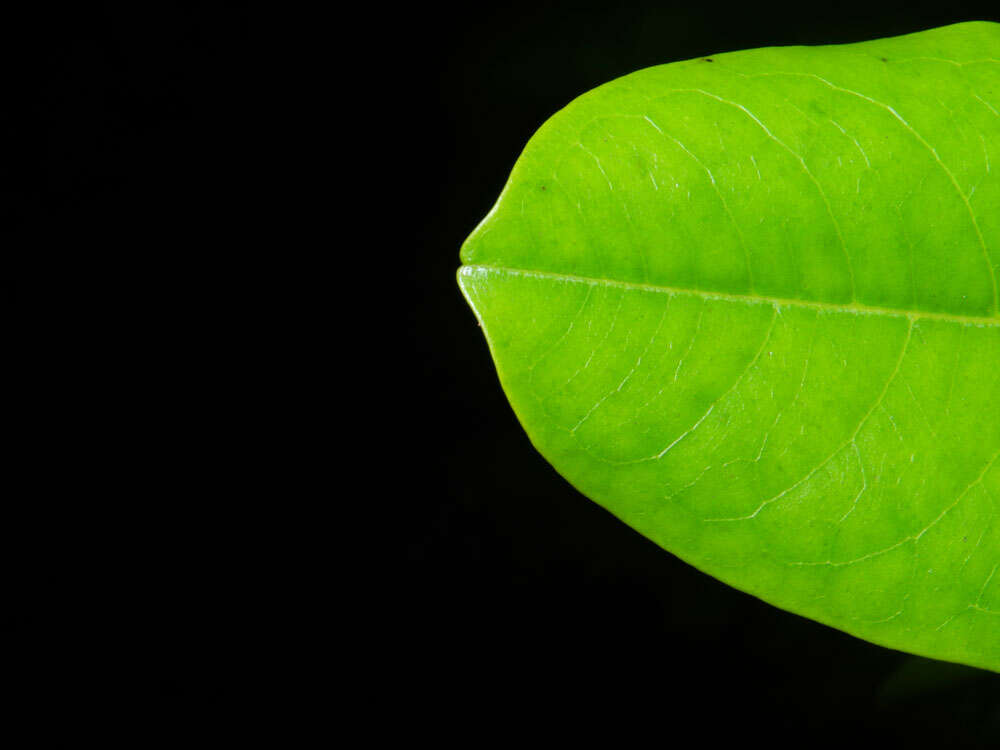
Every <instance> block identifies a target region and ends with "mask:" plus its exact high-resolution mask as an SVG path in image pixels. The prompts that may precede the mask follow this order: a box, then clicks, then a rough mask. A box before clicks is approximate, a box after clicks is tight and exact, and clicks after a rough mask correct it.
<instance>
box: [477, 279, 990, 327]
mask: <svg viewBox="0 0 1000 750" xmlns="http://www.w3.org/2000/svg"><path fill="white" fill-rule="evenodd" d="M466 269H468V270H470V271H476V270H485V271H497V272H501V273H506V274H511V275H514V276H526V277H531V278H539V279H552V280H556V281H569V282H576V283H581V284H591V285H601V286H611V287H618V288H621V289H638V290H643V291H649V292H660V293H663V294H687V295H692V296H696V297H702V298H705V299H718V300H725V301H728V302H742V303H743V304H748V305H772V306H775V307H804V308H809V309H813V310H824V311H827V312H837V313H846V314H851V315H883V316H887V317H895V318H909V319H918V318H919V319H926V320H942V321H947V322H949V323H958V324H960V325H973V326H990V327H1000V317H985V316H976V315H956V314H953V313H940V312H923V311H920V310H897V309H894V308H891V307H877V306H874V305H862V304H857V303H852V304H849V305H835V304H831V303H829V302H813V301H810V300H801V299H786V298H782V297H768V296H763V295H756V294H732V293H729V292H715V291H705V290H702V289H686V288H684V287H675V286H665V285H662V284H640V283H636V282H632V281H617V280H614V279H599V278H594V277H590V276H576V275H574V274H567V273H555V272H552V271H532V270H528V269H523V268H509V267H507V266H494V265H489V264H479V263H474V264H468V265H464V266H462V268H461V269H460V270H461V271H463V272H464V271H465V270H466Z"/></svg>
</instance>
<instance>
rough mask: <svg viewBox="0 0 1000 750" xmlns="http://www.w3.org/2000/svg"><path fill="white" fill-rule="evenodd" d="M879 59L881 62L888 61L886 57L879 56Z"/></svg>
mask: <svg viewBox="0 0 1000 750" xmlns="http://www.w3.org/2000/svg"><path fill="white" fill-rule="evenodd" d="M879 60H881V61H882V62H889V58H888V57H880V58H879Z"/></svg>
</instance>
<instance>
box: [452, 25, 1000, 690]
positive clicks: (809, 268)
mask: <svg viewBox="0 0 1000 750" xmlns="http://www.w3.org/2000/svg"><path fill="white" fill-rule="evenodd" d="M462 259H463V262H464V263H465V264H466V265H465V266H463V267H462V269H461V270H460V272H459V281H460V285H461V287H462V290H463V292H464V293H465V295H466V297H467V299H468V301H469V302H470V304H471V305H472V307H473V308H474V310H475V312H476V315H477V316H478V318H479V320H480V322H481V324H482V326H483V329H484V331H485V334H486V337H487V340H488V342H489V346H490V350H491V352H492V354H493V357H494V360H495V362H496V366H497V371H498V373H499V376H500V380H501V383H502V384H503V387H504V389H505V391H506V393H507V395H508V398H509V399H510V402H511V404H512V405H513V407H514V410H515V411H516V413H517V415H518V417H519V419H520V420H521V423H522V424H523V425H524V427H525V429H526V431H527V432H528V434H529V436H530V438H531V440H532V442H533V443H534V445H535V446H536V447H537V448H538V449H539V451H540V452H541V453H542V454H543V455H544V456H545V457H546V458H547V459H548V460H549V461H550V462H551V463H552V464H553V465H554V466H555V467H556V469H557V470H558V471H559V472H560V473H561V474H563V476H565V477H566V478H567V479H568V480H569V481H570V482H571V483H573V485H574V486H576V487H577V488H578V489H579V490H581V491H582V492H583V493H585V494H586V495H587V496H589V497H590V498H592V499H593V500H595V501H596V502H598V503H600V504H601V505H603V506H604V507H606V508H607V509H608V510H610V511H611V512H612V513H614V514H615V515H617V516H618V517H619V518H621V519H622V520H623V521H625V522H626V523H628V524H630V525H631V526H632V527H634V528H635V529H637V530H638V531H640V532H641V533H643V534H645V535H646V536H648V537H649V538H651V539H652V540H654V541H655V542H657V543H658V544H660V545H661V546H662V547H664V548H665V549H667V550H670V551H671V552H673V553H675V554H677V555H678V556H680V557H681V558H683V559H684V560H686V561H688V562H689V563H691V564H693V565H695V566H697V567H698V568H699V569H701V570H703V571H705V572H707V573H709V574H711V575H713V576H716V577H717V578H719V579H721V580H723V581H725V582H727V583H729V584H731V585H733V586H735V587H738V588H740V589H742V590H744V591H747V592H750V593H752V594H754V595H756V596H759V597H760V598H762V599H764V600H766V601H768V602H771V603H773V604H775V605H777V606H780V607H783V608H785V609H788V610H790V611H793V612H796V613H799V614H802V615H805V616H808V617H811V618H813V619H815V620H818V621H820V622H823V623H827V624H829V625H833V626H835V627H838V628H841V629H843V630H845V631H847V632H849V633H852V634H855V635H857V636H860V637H863V638H866V639H868V640H871V641H873V642H875V643H879V644H883V645H886V646H890V647H893V648H897V649H902V650H907V651H911V652H914V653H918V654H922V655H926V656H932V657H937V658H942V659H948V660H953V661H960V662H964V663H968V664H972V665H977V666H981V667H986V668H989V669H993V670H997V671H1000V572H998V569H1000V292H998V276H1000V26H998V25H997V24H989V23H971V24H960V25H956V26H951V27H945V28H941V29H935V30H931V31H927V32H922V33H920V34H914V35H909V36H905V37H898V38H893V39H885V40H879V41H875V42H866V43H861V44H854V45H842V46H833V47H814V48H805V47H788V48H771V49H760V50H750V51H744V52H736V53H730V54H722V55H714V56H712V57H711V58H702V59H698V60H691V61H687V62H681V63H674V64H670V65H664V66H660V67H656V68H650V69H647V70H643V71H640V72H638V73H635V74H632V75H630V76H626V77H624V78H621V79H619V80H616V81H613V82H612V83H609V84H607V85H605V86H602V87H600V88H598V89H596V90H594V91H593V92H590V93H588V94H586V95H584V96H583V97H581V98H579V99H577V100H576V101H574V102H573V103H571V104H570V105H569V106H568V107H566V108H565V109H564V110H562V111H561V112H559V113H558V114H556V115H555V116H554V117H553V118H552V119H551V120H549V121H548V122H547V123H546V124H545V125H544V126H543V127H542V128H541V129H540V130H539V131H538V133H537V134H536V135H535V136H534V137H533V138H532V140H531V141H530V142H529V144H528V146H527V147H526V149H525V151H524V153H523V154H522V156H521V157H520V159H519V160H518V162H517V164H516V166H515V168H514V170H513V173H512V175H511V177H510V180H509V182H508V184H507V186H506V187H505V189H504V191H503V193H502V195H501V197H500V199H499V201H498V203H497V205H496V206H495V208H494V209H493V210H492V211H491V212H490V214H489V215H488V216H487V217H486V219H484V221H483V222H482V224H481V225H480V226H479V227H478V228H477V229H476V231H475V232H474V233H473V234H472V236H471V237H470V238H469V239H468V240H467V242H466V244H465V246H464V247H463V249H462ZM526 522H529V521H528V519H526Z"/></svg>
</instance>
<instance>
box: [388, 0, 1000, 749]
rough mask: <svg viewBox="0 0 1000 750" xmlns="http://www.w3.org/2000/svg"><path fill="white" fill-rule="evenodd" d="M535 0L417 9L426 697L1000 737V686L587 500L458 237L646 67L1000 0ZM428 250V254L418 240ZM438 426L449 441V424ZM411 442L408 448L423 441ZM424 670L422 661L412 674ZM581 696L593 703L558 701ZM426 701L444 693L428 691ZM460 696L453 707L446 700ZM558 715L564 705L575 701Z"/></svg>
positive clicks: (479, 710)
mask: <svg viewBox="0 0 1000 750" xmlns="http://www.w3.org/2000/svg"><path fill="white" fill-rule="evenodd" d="M989 8H990V5H989V4H982V5H980V6H979V7H978V8H975V7H972V6H971V4H968V3H963V2H954V3H941V2H905V3H904V2H891V3H879V2H872V3H869V4H867V6H859V5H853V6H849V5H845V4H843V3H833V2H831V3H811V4H808V3H802V4H799V5H798V6H795V7H792V6H784V9H783V10H781V11H778V10H775V9H771V8H768V7H766V6H762V5H760V4H757V3H745V4H736V3H723V4H719V3H718V2H713V1H711V0H708V1H706V2H702V3H693V2H683V3H672V2H621V3H598V2H530V3H525V2H516V3H513V4H511V3H502V4H501V3H498V4H496V5H491V6H489V7H486V8H482V7H476V6H474V5H473V4H469V5H467V6H464V8H463V10H462V11H461V12H460V13H459V14H458V17H457V18H455V17H451V16H450V13H451V12H454V11H451V12H449V14H446V13H443V12H440V11H434V10H432V9H426V8H425V9H422V10H421V11H420V12H419V13H416V12H415V13H413V14H412V17H411V18H410V20H411V22H412V23H413V27H412V28H413V35H412V37H411V38H410V43H409V44H408V45H407V47H406V49H407V53H408V55H409V64H408V67H409V68H410V70H409V72H408V74H407V75H406V80H407V84H408V85H407V86H406V87H404V88H406V89H408V93H406V94H404V102H403V105H402V107H401V108H400V112H401V113H402V112H405V113H407V116H410V117H413V118H415V119H416V120H418V121H424V122H425V123H426V124H425V125H424V126H423V127H421V128H420V129H419V136H420V137H419V142H418V144H417V145H416V146H415V149H416V151H417V155H416V157H415V159H414V166H413V169H412V172H411V173H410V175H409V179H410V180H412V184H413V185H414V186H417V185H419V186H420V187H419V189H415V190H413V191H412V192H408V193H407V195H408V198H407V200H412V201H414V203H415V204H416V206H418V207H419V210H418V211H417V212H415V215H416V216H417V217H418V218H417V219H416V220H415V226H413V227H411V228H408V229H412V230H413V232H412V237H413V242H414V246H413V247H412V252H413V253H414V256H413V258H412V264H407V268H408V271H409V273H410V277H409V279H410V280H411V281H412V283H413V285H414V286H415V287H416V289H417V291H416V292H414V294H413V297H412V302H411V304H410V305H409V306H408V307H407V308H406V309H405V312H403V311H401V314H402V315H403V316H404V317H405V318H410V320H409V322H408V325H407V332H408V334H409V337H410V340H409V344H410V347H411V349H410V355H411V360H410V362H409V363H408V364H407V365H406V371H407V379H408V381H409V382H408V383H407V385H408V387H407V389H406V394H407V396H408V398H409V405H408V415H407V422H408V424H411V425H413V427H412V428H411V430H412V432H409V433H408V434H409V436H410V443H409V444H410V446H411V450H415V451H416V454H417V456H418V458H415V459H414V461H413V465H412V467H410V468H411V474H410V475H409V476H408V479H409V480H410V481H409V482H408V484H409V486H410V491H409V493H407V494H406V495H405V496H404V498H403V502H402V503H401V506H402V508H403V509H404V516H403V517H404V518H405V532H406V538H407V548H406V549H407V562H406V570H405V572H404V577H403V581H404V582H405V584H404V586H403V599H402V601H400V602H399V603H398V605H397V606H398V617H399V622H398V637H399V638H400V639H402V641H403V643H404V644H405V652H406V653H407V657H406V659H405V660H404V662H403V669H402V670H401V672H402V673H403V674H409V677H408V684H409V685H410V686H411V688H412V689H414V690H419V689H420V688H419V686H421V685H423V684H425V683H424V680H425V679H426V678H427V677H428V676H431V675H433V676H434V677H436V678H443V679H444V681H445V683H444V684H445V685H446V686H447V687H446V688H445V689H444V690H443V691H441V693H440V700H441V701H442V704H441V705H442V711H445V710H447V711H449V712H450V711H458V712H460V713H464V714H466V715H471V716H473V717H477V718H479V719H481V720H482V724H483V725H484V726H489V727H491V728H503V727H507V728H510V727H511V726H513V727H519V728H522V729H523V728H524V727H525V726H527V725H526V724H524V723H523V722H525V721H526V720H527V719H528V718H531V717H538V716H545V717H549V718H551V717H552V716H553V715H554V716H555V717H556V718H557V721H559V722H560V723H562V722H565V723H566V725H567V726H575V727H576V729H580V728H583V729H584V730H585V731H587V732H591V731H595V730H596V729H597V727H598V726H600V725H602V724H603V723H604V722H605V721H606V720H607V719H608V718H609V717H612V716H614V717H616V720H617V721H618V722H620V723H618V724H617V729H616V730H615V731H620V732H628V731H631V728H632V727H634V726H635V725H644V724H647V723H651V724H652V725H653V726H654V727H656V728H657V730H658V731H659V732H660V734H659V736H658V737H657V741H663V742H672V741H679V738H680V737H683V736H685V735H686V736H687V739H686V740H684V741H682V742H681V744H682V745H683V746H690V745H692V744H695V743H699V744H700V742H702V741H704V742H714V741H717V740H718V739H720V738H726V739H729V740H739V738H744V739H746V740H749V738H751V737H753V738H754V739H758V738H759V737H760V736H761V734H762V733H763V734H764V735H765V736H768V735H769V736H771V737H772V738H774V739H775V740H779V745H780V744H784V742H785V741H786V740H788V739H790V738H795V737H798V738H799V739H798V740H797V742H802V743H805V744H808V743H810V742H812V741H815V740H817V739H820V738H822V739H831V738H832V739H837V740H843V741H854V740H856V739H863V740H864V741H865V742H871V741H875V742H879V743H880V744H884V745H886V746H889V747H894V746H899V744H898V743H902V742H906V743H908V744H916V745H918V746H924V744H925V743H926V744H927V745H928V746H933V745H934V744H938V745H947V746H962V747H966V746H968V747H979V746H982V747H987V746H993V747H996V746H997V743H998V742H1000V677H998V676H997V675H991V674H987V673H984V672H977V671H975V670H971V669H965V668H961V667H953V666H951V665H945V664H940V663H937V662H932V661H928V660H922V659H917V658H915V657H910V656H907V655H903V654H900V653H898V652H894V651H890V650H887V649H883V648H879V647H877V646H873V645H870V644H868V643H866V642H863V641H861V640H857V639H855V638H852V637H850V636H847V635H845V634H843V633H840V632H838V631H836V630H833V629H830V628H827V627H824V626H822V625H819V624H816V623H814V622H812V621H809V620H805V619H802V618H800V617H797V616H795V615H792V614H788V613H786V612H783V611H780V610H778V609H775V608H773V607H771V606H769V605H766V604H764V603H762V602H760V601H759V600H757V599H755V598H753V597H751V596H748V595H746V594H743V593H741V592H739V591H736V590H734V589H732V588H730V587H728V586H726V585H724V584H722V583H719V582H717V581H715V580H714V579H712V578H710V577H708V576H706V575H703V574H701V573H699V572H697V571H696V570H694V569H693V568H691V567H689V566H688V565H686V564H685V563H683V562H681V561H680V560H678V559H677V558H675V557H673V556H672V555H670V554H668V553H667V552H665V551H663V550H662V549H660V548H658V547H657V546H656V545H654V544H653V543H651V542H649V541H647V540H646V539H644V538H643V537H641V536H640V535H638V534H637V533H636V532H634V531H632V530H630V529H629V528H627V527H626V526H625V525H624V524H622V523H620V522H619V521H617V520H616V519H614V518H613V517H612V516H611V515H610V514H608V513H607V512H605V511H604V510H602V509H601V508H600V507H598V506H597V505H596V504H594V503H592V502H591V501H589V500H588V499H587V498H585V497H583V496H582V495H580V494H579V493H578V492H576V491H575V490H574V489H573V488H572V487H571V486H569V484H568V483H567V482H566V481H564V480H563V479H562V478H561V477H560V476H559V475H558V474H556V472H555V471H554V470H553V469H552V468H551V467H550V466H549V465H548V464H547V463H546V462H545V460H544V459H543V458H542V457H541V456H540V455H539V454H538V453H537V452H536V451H535V450H534V449H533V447H532V446H531V444H530V443H529V441H528V439H527V437H526V436H525V434H524V432H523V430H522V429H521V428H520V426H519V424H518V423H517V420H516V418H515V416H514V414H513V412H512V411H511V409H510V407H509V405H508V404H507V402H506V400H505V398H504V395H503V393H502V391H501V388H500V386H499V384H498V382H497V379H496V376H495V372H494V368H493V365H492V362H491V360H490V357H489V353H488V351H487V347H486V344H485V341H484V340H483V338H482V336H481V334H480V331H479V329H478V328H477V326H476V322H475V319H474V317H473V315H472V313H471V311H470V310H469V309H468V308H467V306H466V305H465V303H464V301H463V299H462V298H461V296H460V294H459V291H458V288H457V285H456V283H455V280H454V273H455V269H456V266H457V265H458V255H457V254H458V249H459V246H460V244H461V242H462V240H463V239H464V238H465V236H466V235H467V234H468V233H469V232H470V231H471V230H472V229H473V228H474V227H475V225H476V224H477V223H478V221H479V220H480V219H481V218H482V217H483V216H484V215H485V213H486V212H487V211H488V210H489V208H490V207H491V206H492V204H493V202H494V200H495V199H496V197H497V195H498V194H499V192H500V189H501V188H502V186H503V184H504V182H505V180H506V178H507V176H508V173H509V170H510V168H511V166H512V165H513V162H514V160H515V159H516V157H517V156H518V154H519V153H520V150H521V148H522V147H523V145H524V143H525V142H526V141H527V139H528V138H529V137H530V136H531V134H532V133H533V132H534V130H535V129H536V128H537V127H538V126H539V125H540V124H541V123H542V122H543V121H544V120H545V119H546V118H548V117H549V116H551V115H552V114H553V113H554V112H555V111H557V110H558V109H559V108H561V107H562V106H564V105H565V104H566V103H567V102H569V101H570V100H571V99H572V98H574V97H576V96H578V95H579V94H581V93H583V92H585V91H587V90H589V89H591V88H593V87H594V86H596V85H599V84H601V83H604V82H606V81H608V80H610V79H612V78H615V77H617V76H620V75H623V74H626V73H629V72H632V71H634V70H637V69H639V68H643V67H646V66H651V65H655V64H659V63H667V62H671V61H675V60H683V59H688V58H692V57H696V56H701V55H708V54H712V53H719V52H725V51H731V50H738V49H745V48H752V47H758V46H768V45H787V44H820V43H838V42H854V41H861V40H865V39H874V38H879V37H883V36H890V35H896V34H902V33H907V32H912V31H919V30H922V29H926V28H932V27H935V26H939V25H944V24H947V23H953V22H957V21H961V20H974V19H978V20H1000V8H998V7H997V6H996V4H993V10H992V14H990V13H989ZM408 252H409V250H408ZM429 434H432V435H433V436H434V437H433V438H430V437H428V435H429ZM404 442H405V441H404ZM407 670H409V672H408V671H407ZM567 698H569V699H570V704H571V705H572V704H575V705H576V709H569V710H568V712H565V711H567V710H566V709H565V708H557V707H558V706H563V705H564V703H563V701H565V700H566V699H567ZM421 705H422V704H421ZM445 707H447V709H445ZM554 712H555V713H554Z"/></svg>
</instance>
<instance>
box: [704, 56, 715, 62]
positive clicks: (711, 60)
mask: <svg viewBox="0 0 1000 750" xmlns="http://www.w3.org/2000/svg"><path fill="white" fill-rule="evenodd" d="M705 62H715V60H713V59H712V58H711V57H706V58H705Z"/></svg>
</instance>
